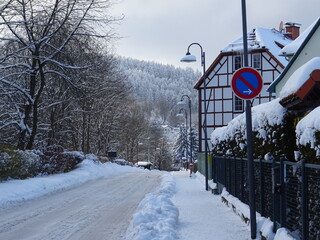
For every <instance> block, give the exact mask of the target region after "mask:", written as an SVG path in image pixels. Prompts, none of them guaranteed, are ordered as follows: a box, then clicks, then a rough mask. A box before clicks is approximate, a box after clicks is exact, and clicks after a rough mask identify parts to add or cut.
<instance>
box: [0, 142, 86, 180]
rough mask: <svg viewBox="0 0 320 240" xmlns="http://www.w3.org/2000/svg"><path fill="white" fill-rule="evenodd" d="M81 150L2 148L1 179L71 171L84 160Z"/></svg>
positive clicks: (0, 155)
mask: <svg viewBox="0 0 320 240" xmlns="http://www.w3.org/2000/svg"><path fill="white" fill-rule="evenodd" d="M84 158H85V157H84V155H83V154H81V153H79V152H60V151H39V150H26V151H22V150H13V149H10V148H6V147H1V148H0V181H6V180H8V179H26V178H30V177H34V176H37V175H48V174H55V173H63V172H69V171H71V170H73V169H74V168H75V167H76V165H77V164H79V163H80V162H82V161H83V160H84Z"/></svg>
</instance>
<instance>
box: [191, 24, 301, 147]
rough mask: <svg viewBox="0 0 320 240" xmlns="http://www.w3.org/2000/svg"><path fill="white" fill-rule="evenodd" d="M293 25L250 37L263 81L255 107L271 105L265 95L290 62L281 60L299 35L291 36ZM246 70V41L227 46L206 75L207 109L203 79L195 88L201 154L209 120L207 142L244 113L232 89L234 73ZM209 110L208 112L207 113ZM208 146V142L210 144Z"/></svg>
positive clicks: (251, 56) (251, 64) (253, 63)
mask: <svg viewBox="0 0 320 240" xmlns="http://www.w3.org/2000/svg"><path fill="white" fill-rule="evenodd" d="M293 27H294V30H296V29H295V28H296V26H293V25H292V23H287V24H286V29H285V30H276V29H266V28H262V27H257V28H255V29H253V30H252V31H250V32H249V33H248V50H249V54H248V58H249V67H252V68H255V69H256V70H258V72H259V73H260V74H261V76H262V79H263V89H262V91H261V94H260V95H259V96H258V97H256V98H255V99H254V100H253V101H252V105H253V106H254V105H257V104H261V103H265V102H268V101H270V100H272V99H273V98H274V97H275V95H274V94H272V93H269V92H267V91H266V89H267V87H268V86H269V85H270V83H271V82H272V81H273V80H275V79H276V78H277V77H278V76H279V74H280V73H281V72H282V70H283V69H284V68H285V66H286V65H287V63H288V60H287V59H286V58H285V57H284V56H279V52H280V50H281V49H282V48H283V47H284V46H286V45H287V44H289V43H290V42H291V41H292V38H295V37H297V36H298V35H299V34H296V31H294V35H292V33H293V31H292V28H293ZM242 66H243V38H242V37H241V38H239V39H237V40H236V41H234V42H232V43H230V44H229V45H227V46H226V47H225V48H224V49H222V50H221V52H220V54H219V55H218V56H217V58H216V59H215V60H214V61H213V63H212V64H211V66H210V67H209V68H208V69H207V71H206V73H205V75H204V76H205V77H206V79H205V83H206V98H207V99H206V106H204V98H203V95H204V94H203V93H204V92H203V86H204V85H203V84H204V77H202V78H201V79H200V80H199V81H198V82H197V83H196V84H195V86H194V88H195V89H197V90H198V94H199V95H198V97H199V123H202V124H199V152H203V151H204V146H205V144H204V143H205V142H204V141H205V139H204V136H205V135H204V132H203V120H204V116H205V112H206V116H207V137H208V139H207V141H208V140H209V138H210V135H211V133H212V131H213V130H214V129H215V128H217V127H222V126H226V125H227V124H228V122H229V121H230V120H231V119H233V118H234V117H236V116H237V115H239V114H241V113H243V112H244V101H243V100H242V99H240V98H238V97H237V96H236V95H235V94H234V93H233V91H232V89H231V79H232V75H233V73H234V72H235V71H236V70H238V69H239V68H241V67H242ZM205 109H206V111H205ZM208 142H209V141H208Z"/></svg>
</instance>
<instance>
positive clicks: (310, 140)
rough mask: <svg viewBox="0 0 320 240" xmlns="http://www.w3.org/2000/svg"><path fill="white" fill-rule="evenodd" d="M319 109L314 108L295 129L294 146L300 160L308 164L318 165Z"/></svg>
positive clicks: (319, 157)
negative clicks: (297, 150) (296, 148)
mask: <svg viewBox="0 0 320 240" xmlns="http://www.w3.org/2000/svg"><path fill="white" fill-rule="evenodd" d="M319 114H320V107H317V108H315V109H314V110H313V111H311V112H310V113H309V114H308V115H306V116H305V117H304V118H303V119H302V120H300V121H299V123H298V124H297V127H296V137H297V140H296V144H297V146H298V149H299V151H300V158H303V159H305V160H306V161H307V162H309V163H320V118H319Z"/></svg>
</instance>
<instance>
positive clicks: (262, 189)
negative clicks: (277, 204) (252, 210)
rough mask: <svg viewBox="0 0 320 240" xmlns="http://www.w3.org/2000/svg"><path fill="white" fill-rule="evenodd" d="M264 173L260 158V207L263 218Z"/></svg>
mask: <svg viewBox="0 0 320 240" xmlns="http://www.w3.org/2000/svg"><path fill="white" fill-rule="evenodd" d="M263 199H264V172H263V165H262V158H260V207H261V209H260V210H261V215H262V216H265V208H264V201H263Z"/></svg>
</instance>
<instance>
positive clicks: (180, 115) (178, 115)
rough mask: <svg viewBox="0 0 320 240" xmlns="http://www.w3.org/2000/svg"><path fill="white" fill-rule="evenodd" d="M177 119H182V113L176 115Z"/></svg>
mask: <svg viewBox="0 0 320 240" xmlns="http://www.w3.org/2000/svg"><path fill="white" fill-rule="evenodd" d="M176 116H177V117H183V116H184V115H183V114H182V113H177V115H176Z"/></svg>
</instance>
